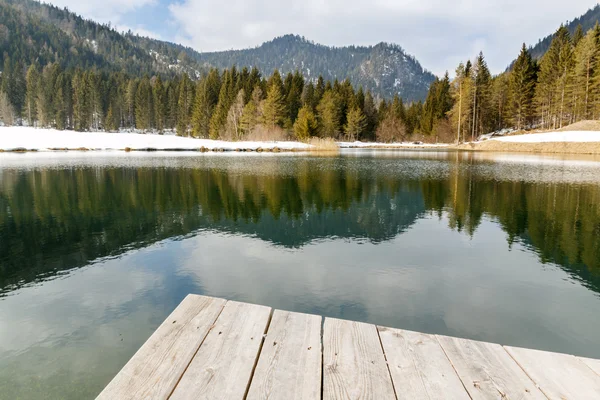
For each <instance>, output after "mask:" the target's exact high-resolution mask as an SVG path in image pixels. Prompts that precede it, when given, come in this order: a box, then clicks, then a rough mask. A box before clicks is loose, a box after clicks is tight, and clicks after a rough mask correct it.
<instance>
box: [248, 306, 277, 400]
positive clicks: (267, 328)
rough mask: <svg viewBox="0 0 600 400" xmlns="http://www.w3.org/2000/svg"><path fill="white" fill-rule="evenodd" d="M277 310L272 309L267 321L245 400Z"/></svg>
mask: <svg viewBox="0 0 600 400" xmlns="http://www.w3.org/2000/svg"><path fill="white" fill-rule="evenodd" d="M274 312H275V309H273V308H271V312H270V313H269V320H268V321H267V325H266V326H265V331H264V332H263V334H262V337H261V339H260V347H259V348H258V353H257V354H256V359H255V360H254V366H253V367H252V372H251V373H250V379H248V384H247V385H246V392H245V393H244V400H245V399H246V398H247V397H248V392H249V391H250V385H251V384H252V379H254V373H255V372H256V366H257V365H258V360H259V359H260V355H261V353H262V350H263V347H264V346H265V336H266V335H267V332H268V331H269V327H270V326H271V321H272V320H273V313H274Z"/></svg>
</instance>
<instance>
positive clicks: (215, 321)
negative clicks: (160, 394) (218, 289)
mask: <svg viewBox="0 0 600 400" xmlns="http://www.w3.org/2000/svg"><path fill="white" fill-rule="evenodd" d="M228 302H229V300H227V301H225V303H223V306H222V307H221V311H219V314H218V315H217V318H215V320H214V321H213V324H212V326H211V327H210V328H209V329H208V331H207V332H206V334H205V335H204V337H203V338H202V341H201V342H200V346H198V348H197V349H196V352H195V353H194V355H193V356H192V358H190V361H188V363H187V365H186V366H185V369H184V370H183V373H182V374H181V375H179V378H178V379H177V382H176V383H175V386H173V389H172V390H171V393H169V395H168V396H167V399H169V398H170V397H171V395H172V394H173V392H174V391H175V389H177V386H178V385H179V382H181V378H183V376H184V375H185V373H186V372H187V370H188V368H189V367H190V364H191V363H192V360H193V359H194V357H196V354H198V351H200V347H202V343H204V341H205V340H206V337H207V336H208V334H209V333H210V331H212V330H213V328H214V327H215V325H216V324H217V320H218V319H219V317H220V316H221V313H222V312H223V309H224V308H225V306H226V305H227V303H228Z"/></svg>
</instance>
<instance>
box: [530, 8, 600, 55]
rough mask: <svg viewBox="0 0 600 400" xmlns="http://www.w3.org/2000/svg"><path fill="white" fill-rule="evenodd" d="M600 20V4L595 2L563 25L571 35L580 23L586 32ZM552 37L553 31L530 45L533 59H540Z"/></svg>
mask: <svg viewBox="0 0 600 400" xmlns="http://www.w3.org/2000/svg"><path fill="white" fill-rule="evenodd" d="M598 21H600V4H597V5H596V6H595V7H594V8H591V9H589V10H588V11H587V12H586V13H585V14H583V15H582V16H580V17H578V18H575V19H573V20H572V21H567V22H566V23H565V24H564V25H565V27H566V28H567V30H568V31H569V33H570V34H571V35H573V34H574V33H575V30H576V29H577V26H578V25H581V27H582V28H583V32H587V31H588V30H590V29H591V28H593V27H594V25H596V23H597V22H598ZM553 38H554V33H552V34H550V35H548V36H546V37H545V38H543V39H540V40H539V41H538V42H537V44H536V45H534V46H531V47H530V53H531V56H532V57H533V58H535V59H540V58H541V57H542V56H543V55H544V54H545V53H546V51H547V50H548V48H549V47H550V43H551V42H552V39H553Z"/></svg>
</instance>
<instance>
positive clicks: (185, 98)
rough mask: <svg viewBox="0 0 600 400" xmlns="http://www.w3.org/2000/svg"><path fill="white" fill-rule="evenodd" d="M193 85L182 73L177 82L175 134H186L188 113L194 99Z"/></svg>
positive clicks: (188, 120) (188, 119)
mask: <svg viewBox="0 0 600 400" xmlns="http://www.w3.org/2000/svg"><path fill="white" fill-rule="evenodd" d="M193 90H194V87H193V84H192V82H191V80H190V78H189V76H187V74H184V75H183V77H182V79H181V81H180V82H179V98H178V100H177V135H179V136H188V131H189V122H190V113H191V109H192V104H193V101H194V91H193Z"/></svg>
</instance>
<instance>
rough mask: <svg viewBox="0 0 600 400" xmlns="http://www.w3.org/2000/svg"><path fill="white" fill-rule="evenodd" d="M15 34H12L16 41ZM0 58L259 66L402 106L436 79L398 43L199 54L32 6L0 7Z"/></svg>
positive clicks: (196, 73)
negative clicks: (346, 86) (346, 83)
mask: <svg viewBox="0 0 600 400" xmlns="http://www.w3.org/2000/svg"><path fill="white" fill-rule="evenodd" d="M13 32H16V33H17V34H13ZM0 54H1V55H2V56H3V60H2V61H4V58H6V57H5V55H8V56H9V57H11V58H12V57H19V58H21V60H20V61H21V62H22V63H23V64H24V65H29V64H33V63H38V64H40V65H41V66H44V65H46V64H49V63H53V62H56V63H59V64H61V65H62V66H63V67H65V68H69V67H75V68H77V67H79V68H84V69H85V68H90V67H96V68H98V69H101V70H102V69H104V70H111V71H115V70H116V71H123V72H126V73H128V74H131V75H135V76H143V75H144V74H150V75H153V74H163V75H166V76H173V75H174V74H180V73H184V72H185V73H187V74H188V75H190V76H191V77H192V78H198V77H200V76H201V75H203V74H206V73H207V72H208V70H209V69H210V68H218V69H225V68H230V67H232V66H233V65H236V66H238V67H240V68H241V67H254V66H256V67H257V68H258V69H259V70H260V72H261V73H262V74H263V75H270V74H271V73H272V72H273V70H274V69H278V70H280V72H282V73H288V72H295V70H298V71H301V72H302V74H303V75H304V77H305V78H306V79H308V80H316V79H317V77H318V76H319V75H322V76H323V78H324V79H325V80H332V81H333V80H335V79H338V80H340V81H341V80H345V79H350V81H351V83H352V84H353V86H355V87H356V88H358V87H360V86H362V87H363V88H364V89H367V90H370V91H372V92H373V93H374V94H375V95H378V96H380V97H381V98H392V97H393V96H394V95H396V94H398V95H399V96H401V97H402V98H404V99H405V100H406V101H409V102H410V101H419V100H421V101H422V100H425V97H426V95H427V90H428V89H429V85H430V84H431V82H433V80H434V79H435V76H434V75H433V74H432V73H431V72H429V71H427V70H426V69H425V68H423V67H422V66H421V65H420V63H419V62H418V61H417V60H416V58H415V57H414V56H412V55H409V54H407V53H406V52H405V51H404V49H403V48H402V47H401V46H399V45H397V44H389V43H384V42H381V43H378V44H376V45H373V46H342V47H334V46H327V45H322V44H317V43H315V42H313V41H309V40H307V39H306V38H304V37H301V36H299V35H292V34H288V35H283V36H280V37H276V38H274V39H273V40H271V41H267V42H264V43H262V44H261V45H258V46H256V47H254V48H248V49H241V50H226V51H220V52H204V53H201V52H198V51H196V50H195V49H193V48H191V47H188V46H184V45H181V44H178V43H173V42H169V41H164V40H157V39H153V38H149V37H144V36H139V35H136V34H134V33H132V32H130V31H129V32H118V31H117V30H116V29H115V28H113V27H112V26H111V25H110V24H100V23H98V22H95V21H93V20H91V19H86V18H83V17H81V16H79V15H77V14H76V13H73V12H72V11H70V10H69V9H67V8H59V7H56V6H53V5H51V4H45V3H40V2H37V1H34V0H0Z"/></svg>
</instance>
